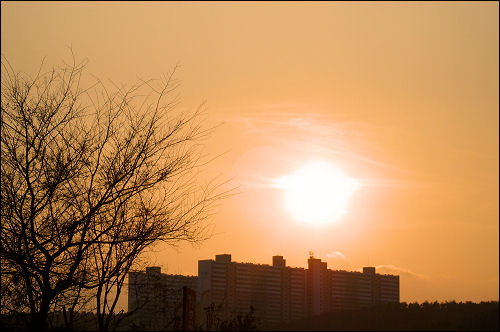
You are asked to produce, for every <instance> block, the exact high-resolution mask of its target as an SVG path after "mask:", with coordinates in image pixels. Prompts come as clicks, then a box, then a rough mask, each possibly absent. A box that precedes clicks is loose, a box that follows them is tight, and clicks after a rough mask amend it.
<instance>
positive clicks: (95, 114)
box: [1, 56, 228, 330]
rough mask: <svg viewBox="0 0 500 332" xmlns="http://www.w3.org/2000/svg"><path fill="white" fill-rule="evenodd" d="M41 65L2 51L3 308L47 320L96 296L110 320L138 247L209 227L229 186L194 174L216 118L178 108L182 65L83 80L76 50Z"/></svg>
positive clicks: (41, 323)
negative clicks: (25, 64)
mask: <svg viewBox="0 0 500 332" xmlns="http://www.w3.org/2000/svg"><path fill="white" fill-rule="evenodd" d="M42 68H43V66H41V67H40V71H39V72H38V73H37V74H36V75H35V76H34V77H33V78H32V77H30V76H28V75H26V74H22V73H19V72H16V71H15V70H14V69H13V67H12V66H11V65H10V63H9V62H8V61H7V60H6V59H5V58H3V59H2V88H1V93H2V99H1V130H2V135H1V143H2V145H1V157H2V164H1V185H2V188H1V189H2V190H1V218H2V222H1V266H2V313H8V312H28V313H29V314H30V317H31V326H32V328H33V329H43V328H45V327H46V324H47V316H48V313H49V311H50V310H61V309H63V308H64V309H65V310H66V308H68V310H69V312H70V313H73V312H74V311H75V310H78V309H79V307H81V306H85V305H88V304H89V303H92V302H93V303H94V304H96V306H97V307H96V309H97V316H98V324H99V328H100V329H101V330H106V329H108V328H109V327H110V323H111V320H112V319H113V318H114V317H116V315H115V309H116V303H117V299H118V296H119V294H120V291H121V290H122V286H123V285H124V280H125V277H126V275H127V273H128V271H129V270H130V269H131V268H132V267H133V266H134V264H135V263H136V262H137V259H138V257H140V255H141V253H143V252H144V251H145V250H146V249H147V248H151V246H153V245H155V244H157V243H159V242H162V241H164V242H165V241H166V242H168V243H171V244H172V243H177V241H192V242H196V241H200V240H203V239H205V238H206V237H207V236H209V232H208V229H207V226H208V225H207V223H206V222H205V221H206V220H207V218H208V217H209V216H210V215H211V214H212V213H213V207H214V204H215V203H216V202H218V201H219V200H220V199H221V198H223V197H226V195H227V193H228V192H227V191H222V190H221V188H222V185H223V183H220V182H219V183H215V181H214V182H210V183H209V184H207V185H206V186H204V187H200V186H198V185H197V184H196V183H195V173H196V171H197V170H198V168H199V167H200V166H202V165H203V163H202V162H203V161H202V160H203V158H202V157H203V155H202V151H201V148H202V147H203V146H202V144H200V142H201V141H202V140H203V139H204V138H206V137H207V135H208V134H209V133H210V132H211V130H212V129H213V128H208V129H204V125H203V116H202V108H201V107H200V108H198V109H197V110H195V111H193V112H188V113H182V112H179V111H178V110H177V106H178V98H177V97H176V96H175V95H173V94H174V92H175V90H176V88H177V86H178V81H176V80H175V79H174V72H175V69H174V70H173V71H172V72H171V73H169V74H168V75H166V76H164V77H163V78H161V79H159V80H147V81H140V82H139V83H138V84H137V85H134V86H132V87H131V88H124V87H117V86H113V87H112V88H111V89H109V88H108V87H106V86H105V84H103V83H102V82H101V81H99V80H97V82H96V83H95V84H93V85H92V86H91V87H90V88H88V89H84V88H82V83H81V82H82V81H83V79H84V77H83V75H82V74H83V71H84V68H85V62H81V63H77V62H76V61H75V58H74V56H73V62H72V64H69V65H67V64H65V65H63V66H61V67H55V68H53V69H52V70H49V71H47V72H42ZM112 289H114V292H112V291H111V290H112ZM89 301H90V302H89ZM64 312H66V311H64ZM65 317H66V316H65Z"/></svg>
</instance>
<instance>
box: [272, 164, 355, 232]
mask: <svg viewBox="0 0 500 332" xmlns="http://www.w3.org/2000/svg"><path fill="white" fill-rule="evenodd" d="M277 182H278V186H279V187H280V188H281V189H283V190H284V191H285V198H286V207H287V209H288V211H289V212H290V213H291V214H292V216H293V217H294V218H295V219H297V220H299V221H303V222H308V223H312V224H324V223H329V222H332V221H335V220H337V219H339V218H340V217H341V216H343V215H344V214H345V213H346V212H347V203H348V200H349V197H350V196H351V195H352V193H353V192H354V191H355V190H356V189H357V188H358V187H359V183H358V182H357V181H355V180H354V179H351V178H349V177H347V176H345V175H344V174H342V172H341V171H340V170H338V169H336V168H335V167H333V166H332V165H331V164H329V163H326V162H314V163H310V164H307V165H305V166H303V167H302V168H300V169H298V170H297V171H296V172H294V173H292V174H290V175H287V176H284V177H281V178H279V179H278V180H277Z"/></svg>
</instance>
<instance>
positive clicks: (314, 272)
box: [198, 254, 399, 327]
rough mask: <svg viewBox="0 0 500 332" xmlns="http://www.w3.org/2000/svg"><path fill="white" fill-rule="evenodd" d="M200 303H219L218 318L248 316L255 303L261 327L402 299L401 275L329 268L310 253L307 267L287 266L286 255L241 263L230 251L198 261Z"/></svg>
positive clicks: (204, 304) (368, 268)
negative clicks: (267, 261) (261, 261)
mask: <svg viewBox="0 0 500 332" xmlns="http://www.w3.org/2000/svg"><path fill="white" fill-rule="evenodd" d="M198 278H199V288H198V291H199V299H200V306H201V307H202V308H206V307H208V306H210V305H211V304H213V305H215V307H217V308H220V310H219V311H218V315H219V319H231V317H236V316H238V315H244V314H245V313H247V312H248V311H249V308H250V307H253V309H254V312H255V316H256V317H257V318H258V319H259V325H260V326H261V327H266V326H272V325H274V324H279V323H283V322H288V321H290V320H293V319H300V318H304V317H306V316H314V315H319V314H321V313H325V312H331V311H337V310H344V309H357V308H361V307H364V306H369V305H373V304H378V303H398V302H399V276H394V275H381V274H378V273H376V272H375V268H374V267H365V268H363V272H349V271H339V270H330V269H328V268H327V263H326V262H322V261H321V260H320V259H317V258H314V257H312V256H311V257H310V258H309V260H308V268H307V269H303V268H296V267H289V266H286V261H285V259H283V257H282V256H274V257H273V265H265V264H253V263H238V262H232V261H231V255H228V254H223V255H216V256H215V260H211V259H210V260H200V261H198Z"/></svg>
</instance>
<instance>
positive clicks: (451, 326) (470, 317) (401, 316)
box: [273, 301, 499, 331]
mask: <svg viewBox="0 0 500 332" xmlns="http://www.w3.org/2000/svg"><path fill="white" fill-rule="evenodd" d="M273 330H292V331H293V330H295V331H310V330H312V331H314V330H320V331H321V330H468V331H470V330H483V331H484V330H487V331H498V330H499V314H498V301H491V302H481V303H473V302H465V303H463V302H460V303H457V302H454V301H453V302H444V303H438V302H424V303H421V304H419V303H410V304H407V303H405V302H403V303H399V304H381V305H376V306H372V307H367V308H363V309H359V310H346V311H341V312H332V313H325V314H322V315H320V316H314V317H309V318H305V319H301V320H295V321H292V322H290V323H287V324H282V325H280V326H275V327H274V328H273Z"/></svg>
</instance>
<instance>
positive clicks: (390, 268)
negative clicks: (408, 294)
mask: <svg viewBox="0 0 500 332" xmlns="http://www.w3.org/2000/svg"><path fill="white" fill-rule="evenodd" d="M375 268H376V269H377V270H381V271H380V272H382V273H391V274H399V275H404V276H409V277H413V278H416V279H422V280H429V277H428V276H427V275H425V274H421V273H416V272H413V271H411V270H409V269H405V268H403V267H399V266H395V265H377V266H375Z"/></svg>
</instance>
